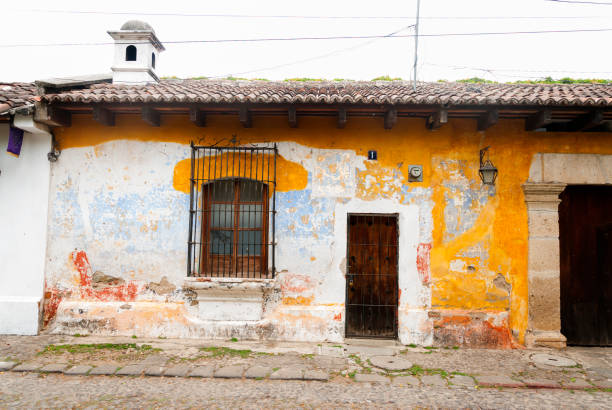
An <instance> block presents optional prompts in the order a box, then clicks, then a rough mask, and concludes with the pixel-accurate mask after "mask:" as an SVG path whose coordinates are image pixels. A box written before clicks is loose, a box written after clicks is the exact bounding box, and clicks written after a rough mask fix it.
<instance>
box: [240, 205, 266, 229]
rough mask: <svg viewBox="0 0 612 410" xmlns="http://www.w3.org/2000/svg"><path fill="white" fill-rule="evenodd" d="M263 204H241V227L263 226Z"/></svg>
mask: <svg viewBox="0 0 612 410" xmlns="http://www.w3.org/2000/svg"><path fill="white" fill-rule="evenodd" d="M262 210H263V206H262V205H261V204H256V205H240V227H241V228H261V216H262V215H261V213H262Z"/></svg>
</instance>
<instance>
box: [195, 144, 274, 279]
mask: <svg viewBox="0 0 612 410" xmlns="http://www.w3.org/2000/svg"><path fill="white" fill-rule="evenodd" d="M275 187H276V147H274V148H259V147H257V148H254V147H253V148H244V147H198V146H193V145H192V166H191V194H190V197H191V201H190V204H191V205H190V215H191V217H190V225H189V262H188V265H189V266H188V269H189V271H188V273H189V274H190V275H193V276H213V277H243V278H248V277H253V278H268V277H273V275H274V214H275V212H274V211H275V210H274V207H275V191H276V189H275ZM270 206H272V209H270Z"/></svg>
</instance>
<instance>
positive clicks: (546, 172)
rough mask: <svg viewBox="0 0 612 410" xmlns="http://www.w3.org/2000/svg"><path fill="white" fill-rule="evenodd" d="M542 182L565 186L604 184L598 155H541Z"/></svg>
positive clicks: (604, 179)
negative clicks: (558, 183)
mask: <svg viewBox="0 0 612 410" xmlns="http://www.w3.org/2000/svg"><path fill="white" fill-rule="evenodd" d="M542 180H543V181H546V182H562V183H565V184H605V183H606V178H605V176H604V174H603V173H602V169H601V163H600V160H599V155H593V154H542Z"/></svg>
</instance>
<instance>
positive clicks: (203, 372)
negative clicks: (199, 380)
mask: <svg viewBox="0 0 612 410" xmlns="http://www.w3.org/2000/svg"><path fill="white" fill-rule="evenodd" d="M214 371H215V367H214V366H196V367H194V368H193V370H192V371H191V373H190V374H189V377H206V378H208V377H213V373H214Z"/></svg>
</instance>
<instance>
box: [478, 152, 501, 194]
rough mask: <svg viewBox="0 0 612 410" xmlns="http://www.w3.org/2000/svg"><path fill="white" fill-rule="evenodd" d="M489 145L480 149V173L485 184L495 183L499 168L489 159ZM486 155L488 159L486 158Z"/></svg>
mask: <svg viewBox="0 0 612 410" xmlns="http://www.w3.org/2000/svg"><path fill="white" fill-rule="evenodd" d="M489 148H490V146H489V147H485V148H483V149H481V150H480V169H478V175H480V179H481V180H482V183H483V184H485V185H495V179H496V178H497V168H495V165H493V163H492V162H491V160H490V159H489ZM485 156H486V157H487V159H486V160H485Z"/></svg>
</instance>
